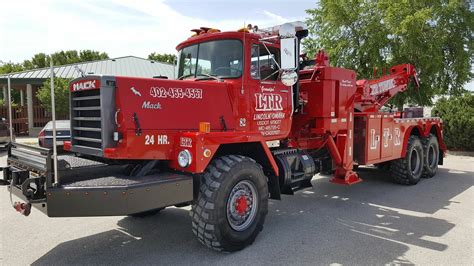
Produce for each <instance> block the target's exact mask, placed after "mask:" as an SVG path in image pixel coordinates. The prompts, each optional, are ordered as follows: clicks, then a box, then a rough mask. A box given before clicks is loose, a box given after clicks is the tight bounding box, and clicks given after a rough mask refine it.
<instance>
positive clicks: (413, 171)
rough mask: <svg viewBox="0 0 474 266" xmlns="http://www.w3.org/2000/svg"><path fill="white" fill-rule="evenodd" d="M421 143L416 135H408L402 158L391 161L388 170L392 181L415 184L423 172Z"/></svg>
mask: <svg viewBox="0 0 474 266" xmlns="http://www.w3.org/2000/svg"><path fill="white" fill-rule="evenodd" d="M423 164H424V159H423V145H421V141H420V139H419V138H418V137H417V136H410V138H409V139H408V143H407V152H406V154H405V157H404V158H400V159H397V160H394V161H392V163H391V165H390V171H391V175H392V179H393V181H394V182H396V183H399V184H403V185H415V184H417V183H418V181H420V178H421V174H422V172H423Z"/></svg>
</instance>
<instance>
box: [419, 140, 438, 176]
mask: <svg viewBox="0 0 474 266" xmlns="http://www.w3.org/2000/svg"><path fill="white" fill-rule="evenodd" d="M422 144H423V150H424V155H425V156H424V169H423V174H422V177H424V178H431V177H433V176H435V175H436V172H437V171H438V162H439V144H438V138H436V136H435V135H433V134H430V136H429V137H428V138H423V140H422Z"/></svg>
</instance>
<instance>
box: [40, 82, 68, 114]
mask: <svg viewBox="0 0 474 266" xmlns="http://www.w3.org/2000/svg"><path fill="white" fill-rule="evenodd" d="M69 82H70V80H69V79H63V78H54V100H55V108H56V114H57V115H59V116H67V114H68V113H69ZM36 97H37V98H38V100H39V101H40V103H41V105H42V106H43V107H44V108H46V109H47V110H48V111H50V112H51V107H52V106H51V80H50V79H47V80H46V81H45V82H44V83H43V86H42V87H41V88H40V89H39V90H38V92H37V93H36Z"/></svg>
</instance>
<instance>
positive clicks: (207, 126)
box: [199, 122, 211, 133]
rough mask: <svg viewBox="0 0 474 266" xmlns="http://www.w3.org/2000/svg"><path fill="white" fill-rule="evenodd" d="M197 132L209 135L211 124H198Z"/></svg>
mask: <svg viewBox="0 0 474 266" xmlns="http://www.w3.org/2000/svg"><path fill="white" fill-rule="evenodd" d="M199 132H200V133H209V132H211V123H209V122H199Z"/></svg>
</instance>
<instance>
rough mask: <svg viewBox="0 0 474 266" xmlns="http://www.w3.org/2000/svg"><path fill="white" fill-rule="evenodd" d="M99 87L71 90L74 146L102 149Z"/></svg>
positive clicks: (72, 139)
mask: <svg viewBox="0 0 474 266" xmlns="http://www.w3.org/2000/svg"><path fill="white" fill-rule="evenodd" d="M100 106H101V99H100V89H94V90H83V91H75V92H71V133H72V134H71V136H72V138H71V141H72V145H73V146H76V147H84V148H88V149H91V148H92V149H97V150H101V149H102V127H101V109H100Z"/></svg>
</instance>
